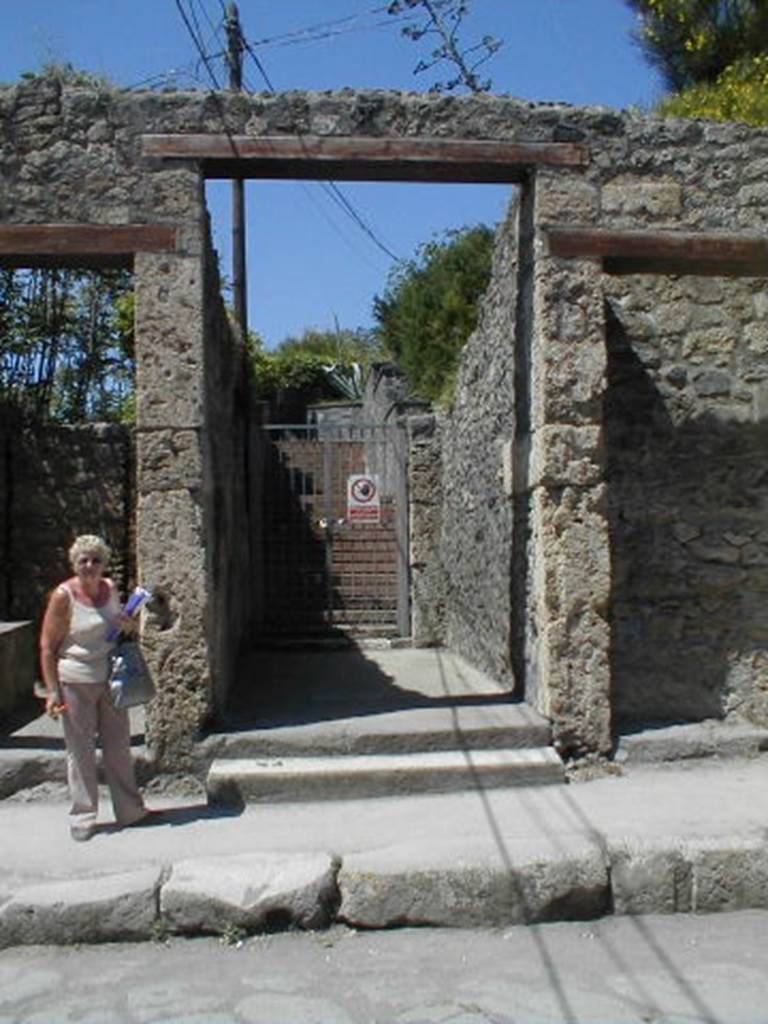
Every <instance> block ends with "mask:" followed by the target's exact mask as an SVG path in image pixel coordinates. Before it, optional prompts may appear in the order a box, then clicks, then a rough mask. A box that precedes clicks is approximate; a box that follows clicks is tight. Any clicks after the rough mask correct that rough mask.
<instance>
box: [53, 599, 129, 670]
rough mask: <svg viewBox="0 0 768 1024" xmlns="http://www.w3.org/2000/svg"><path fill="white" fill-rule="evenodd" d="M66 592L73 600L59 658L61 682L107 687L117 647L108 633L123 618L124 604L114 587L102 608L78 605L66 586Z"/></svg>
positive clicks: (70, 604) (78, 602) (70, 603)
mask: <svg viewBox="0 0 768 1024" xmlns="http://www.w3.org/2000/svg"><path fill="white" fill-rule="evenodd" d="M59 590H63V591H64V593H65V594H67V596H68V597H69V607H70V620H69V632H68V633H67V635H66V636H65V638H64V643H63V644H62V645H61V653H60V655H59V680H60V681H61V682H62V683H105V682H106V681H107V676H108V675H109V659H108V655H109V652H110V651H111V650H112V648H113V647H114V646H115V644H114V641H113V640H107V633H108V631H109V628H110V626H111V625H112V624H113V622H114V621H115V619H117V618H118V617H119V616H120V610H121V609H120V601H119V599H118V596H117V594H116V593H115V590H114V588H113V587H112V586H110V593H109V600H108V601H107V603H106V604H104V605H102V606H101V607H100V608H91V606H90V605H87V604H82V602H80V601H78V600H77V598H76V597H75V595H74V594H73V593H72V591H71V589H70V588H69V587H68V586H67V584H66V583H62V584H61V586H60V587H59Z"/></svg>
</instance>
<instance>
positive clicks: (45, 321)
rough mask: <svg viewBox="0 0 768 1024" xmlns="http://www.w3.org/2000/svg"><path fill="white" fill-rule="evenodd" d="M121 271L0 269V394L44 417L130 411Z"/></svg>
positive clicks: (126, 286) (125, 280)
mask: <svg viewBox="0 0 768 1024" xmlns="http://www.w3.org/2000/svg"><path fill="white" fill-rule="evenodd" d="M131 289H132V277H131V274H130V273H128V272H127V271H98V272H97V271H76V270H47V269H46V270H25V271H19V270H16V271H14V270H0V397H1V398H4V399H5V400H9V401H12V402H14V403H15V404H16V405H19V406H21V407H23V408H24V409H26V410H27V411H29V412H30V413H32V414H34V415H35V416H38V417H41V418H44V419H54V420H58V421H61V422H67V423H75V422H83V421H87V420H120V419H126V418H130V415H131V410H132V406H133V390H134V369H135V367H134V346H133V293H132V291H131Z"/></svg>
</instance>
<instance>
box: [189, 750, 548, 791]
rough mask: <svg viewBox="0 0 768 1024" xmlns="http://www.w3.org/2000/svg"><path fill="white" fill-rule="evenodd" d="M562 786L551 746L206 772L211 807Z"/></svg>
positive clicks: (222, 762)
mask: <svg viewBox="0 0 768 1024" xmlns="http://www.w3.org/2000/svg"><path fill="white" fill-rule="evenodd" d="M563 782H565V770H564V767H563V763H562V761H561V760H560V758H559V757H558V756H557V754H556V753H555V751H554V750H552V748H551V747H536V748H528V749H524V750H517V749H514V750H467V751H455V750H445V751H430V752H427V753H405V754H367V755H360V756H343V757H280V758H260V759H253V758H248V759H245V758H243V759H240V758H235V759H228V758H219V759H216V760H215V761H213V763H212V764H211V767H210V769H209V772H208V778H207V781H206V789H207V792H208V801H209V803H211V804H212V805H225V806H229V805H239V804H242V803H258V802H263V801H270V802H278V801H300V802H302V803H305V802H307V801H316V800H343V799H361V798H363V799H364V798H369V797H377V796H382V797H383V796H398V795H402V794H413V793H454V792H460V791H462V790H477V789H482V790H487V789H498V788H506V787H510V786H532V785H537V786H540V785H548V784H552V783H563Z"/></svg>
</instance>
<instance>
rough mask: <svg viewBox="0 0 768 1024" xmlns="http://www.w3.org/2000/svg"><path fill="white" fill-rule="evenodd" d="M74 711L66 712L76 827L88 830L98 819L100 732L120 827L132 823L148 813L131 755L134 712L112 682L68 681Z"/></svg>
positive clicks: (66, 692) (73, 823)
mask: <svg viewBox="0 0 768 1024" xmlns="http://www.w3.org/2000/svg"><path fill="white" fill-rule="evenodd" d="M62 691H63V696H64V700H65V701H66V703H67V704H68V705H69V710H68V711H67V712H66V714H64V715H62V717H61V720H62V722H63V724H64V739H65V740H66V743H67V780H68V782H69V795H70V797H71V799H72V808H71V810H70V812H69V823H70V826H71V827H72V828H78V829H80V828H87V827H88V826H90V825H93V824H94V822H95V821H96V814H97V811H98V807H99V786H98V773H97V768H96V736H97V735H98V737H99V741H100V743H101V762H102V765H103V767H104V775H105V777H106V780H107V785H108V786H109V792H110V795H111V797H112V807H113V808H114V812H115V820H116V821H117V823H118V825H130V824H131V823H132V822H134V821H138V820H139V818H142V817H143V816H144V814H145V813H146V812H145V809H144V801H143V800H142V798H141V794H140V793H139V789H138V786H137V785H136V776H135V773H134V770H133V759H132V757H131V729H130V724H129V722H128V712H127V711H125V710H124V709H122V708H116V707H115V706H114V704H113V703H112V701H111V699H110V696H109V687H108V686H107V684H106V683H63V684H62Z"/></svg>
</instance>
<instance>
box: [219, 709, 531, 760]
mask: <svg viewBox="0 0 768 1024" xmlns="http://www.w3.org/2000/svg"><path fill="white" fill-rule="evenodd" d="M317 710H318V709H317V708H315V711H316V712H317ZM322 711H323V712H324V714H325V718H324V719H322V718H319V716H318V718H319V720H315V721H309V722H304V723H297V722H296V719H295V717H293V711H292V709H288V710H287V711H285V712H283V713H282V714H281V713H280V712H279V711H273V712H271V713H270V714H269V716H268V717H267V718H266V719H265V720H264V721H263V722H259V721H252V720H251V721H249V719H248V715H247V714H246V715H245V717H244V718H243V720H241V721H238V719H237V716H235V715H233V716H232V717H231V719H228V720H226V721H225V722H224V723H223V725H224V727H225V728H227V729H228V730H230V731H227V732H224V733H220V734H218V735H217V734H213V735H212V736H211V737H210V739H209V745H210V747H211V749H212V751H213V753H214V755H215V756H216V757H218V758H264V757H307V756H315V755H316V756H326V755H328V756H333V755H352V754H354V755H363V754H406V753H408V754H414V753H428V752H434V751H445V750H453V751H458V752H462V751H464V750H481V749H483V750H504V749H507V750H511V749H515V750H519V749H522V748H525V747H529V748H531V747H534V748H535V747H547V746H549V744H550V742H551V730H550V726H549V723H548V722H547V720H546V719H545V718H543V717H542V716H541V715H539V714H538V713H537V712H536V711H534V710H533V708H531V707H529V706H528V705H527V704H512V703H507V702H504V701H499V702H498V703H493V702H491V703H488V704H481V705H471V704H470V705H465V706H455V705H453V706H451V705H449V706H443V707H409V708H399V709H397V710H390V711H387V710H386V709H383V708H376V709H375V713H371V714H364V713H362V714H361V713H360V709H354V708H350V707H349V706H348V705H344V704H342V703H340V702H338V701H333V700H329V701H328V702H327V703H326V704H325V705H324V706H323V708H322Z"/></svg>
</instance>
